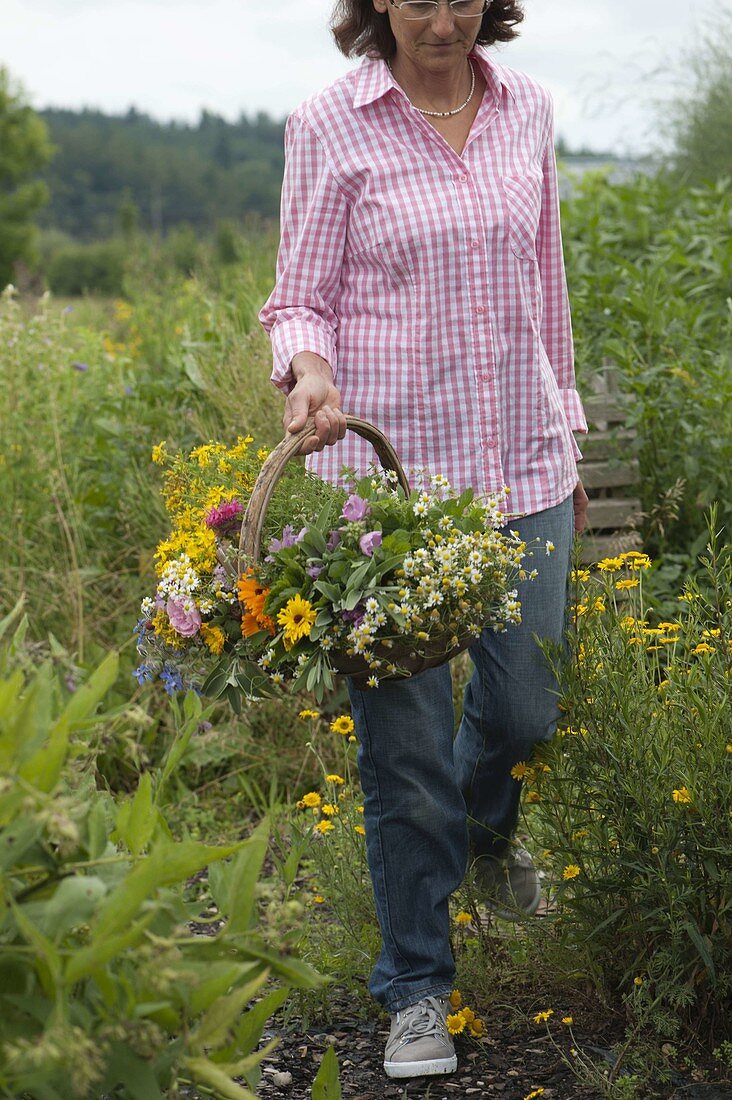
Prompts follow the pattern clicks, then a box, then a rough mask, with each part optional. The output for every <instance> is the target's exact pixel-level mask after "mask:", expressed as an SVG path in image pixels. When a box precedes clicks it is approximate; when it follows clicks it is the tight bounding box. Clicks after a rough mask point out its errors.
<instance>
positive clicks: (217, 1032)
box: [189, 968, 269, 1054]
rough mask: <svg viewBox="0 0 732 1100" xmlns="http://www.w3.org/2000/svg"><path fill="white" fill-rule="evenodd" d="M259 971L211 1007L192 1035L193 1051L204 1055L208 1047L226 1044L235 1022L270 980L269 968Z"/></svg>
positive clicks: (259, 969)
mask: <svg viewBox="0 0 732 1100" xmlns="http://www.w3.org/2000/svg"><path fill="white" fill-rule="evenodd" d="M257 970H258V972H257V973H256V974H255V976H254V977H253V978H252V979H251V980H250V981H248V982H246V983H245V984H244V985H243V986H241V987H240V988H239V989H235V990H233V991H232V992H231V993H229V994H227V995H226V996H223V997H219V998H218V999H217V1000H216V1001H215V1002H214V1003H213V1004H212V1005H211V1007H210V1008H209V1009H208V1011H207V1012H206V1014H205V1015H204V1016H203V1018H202V1019H201V1020H200V1021H199V1022H198V1025H197V1026H196V1027H195V1028H194V1030H193V1031H192V1032H191V1033H190V1036H189V1045H190V1049H191V1050H193V1051H195V1052H196V1053H198V1054H202V1053H203V1051H204V1049H205V1048H206V1047H219V1046H221V1045H222V1043H225V1042H226V1040H227V1038H228V1036H229V1032H230V1031H231V1030H232V1028H233V1026H234V1022H235V1021H236V1020H237V1019H238V1018H239V1016H240V1015H241V1012H242V1010H243V1009H244V1007H245V1006H246V1005H247V1004H248V1003H249V1001H251V999H252V997H254V995H255V994H256V993H258V992H259V990H260V989H261V988H262V986H263V985H265V984H266V983H267V980H268V979H269V970H268V969H267V968H257Z"/></svg>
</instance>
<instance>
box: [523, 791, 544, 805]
mask: <svg viewBox="0 0 732 1100" xmlns="http://www.w3.org/2000/svg"><path fill="white" fill-rule="evenodd" d="M526 801H527V802H529V803H530V804H532V805H533V804H535V803H537V802H541V795H540V794H539V792H538V791H529V793H528V794H527V795H526Z"/></svg>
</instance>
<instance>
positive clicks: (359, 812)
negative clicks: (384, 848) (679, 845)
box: [356, 745, 732, 814]
mask: <svg viewBox="0 0 732 1100" xmlns="http://www.w3.org/2000/svg"><path fill="white" fill-rule="evenodd" d="M727 747H728V748H729V749H730V751H731V752H732V748H731V747H730V746H729V745H728V746H727ZM356 813H357V814H362V813H363V806H356Z"/></svg>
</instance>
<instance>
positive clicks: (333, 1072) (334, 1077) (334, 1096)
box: [313, 1047, 341, 1100]
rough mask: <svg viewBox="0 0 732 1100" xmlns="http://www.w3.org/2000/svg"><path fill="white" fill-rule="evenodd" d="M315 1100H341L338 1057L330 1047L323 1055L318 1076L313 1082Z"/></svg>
mask: <svg viewBox="0 0 732 1100" xmlns="http://www.w3.org/2000/svg"><path fill="white" fill-rule="evenodd" d="M313 1100H341V1085H340V1081H339V1078H338V1056H337V1054H336V1052H335V1050H334V1048H333V1047H328V1049H327V1051H326V1052H325V1054H324V1055H323V1060H322V1061H321V1063H320V1069H319V1070H318V1075H317V1077H316V1078H315V1080H314V1081H313Z"/></svg>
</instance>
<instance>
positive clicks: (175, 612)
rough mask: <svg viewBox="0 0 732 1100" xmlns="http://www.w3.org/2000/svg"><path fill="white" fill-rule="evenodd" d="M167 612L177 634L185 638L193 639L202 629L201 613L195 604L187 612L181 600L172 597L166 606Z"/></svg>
mask: <svg viewBox="0 0 732 1100" xmlns="http://www.w3.org/2000/svg"><path fill="white" fill-rule="evenodd" d="M165 610H166V612H167V613H168V618H169V619H170V625H171V626H172V627H173V630H174V631H175V632H176V634H180V635H181V636H182V637H184V638H192V637H193V635H194V634H197V633H198V631H199V630H200V629H201V612H200V611H199V610H198V608H197V607H196V606H195V604H194V605H193V606H192V607H191V609H190V610H188V611H187V610H186V608H185V606H184V605H183V604H182V603H181V601H180V600H176V599H173V598H172V597H171V598H170V599H169V600H168V602H167V603H166V605H165Z"/></svg>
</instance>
